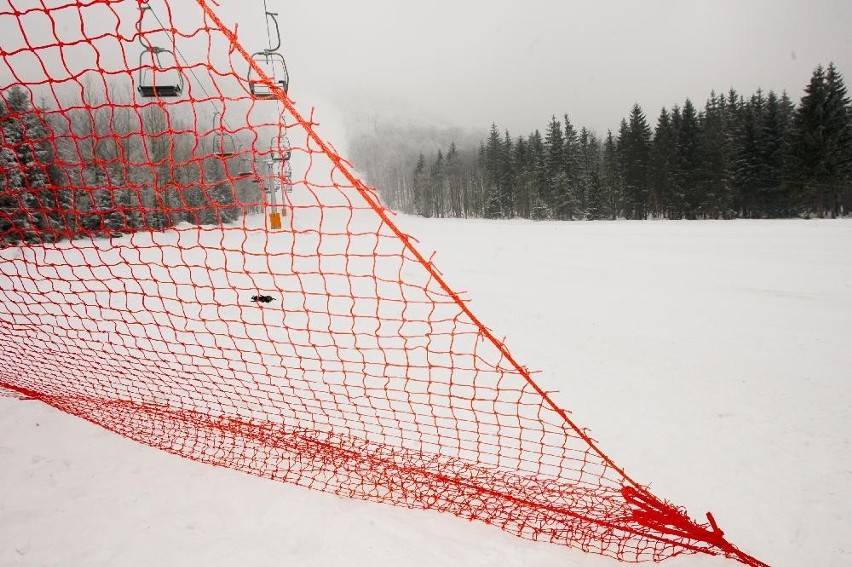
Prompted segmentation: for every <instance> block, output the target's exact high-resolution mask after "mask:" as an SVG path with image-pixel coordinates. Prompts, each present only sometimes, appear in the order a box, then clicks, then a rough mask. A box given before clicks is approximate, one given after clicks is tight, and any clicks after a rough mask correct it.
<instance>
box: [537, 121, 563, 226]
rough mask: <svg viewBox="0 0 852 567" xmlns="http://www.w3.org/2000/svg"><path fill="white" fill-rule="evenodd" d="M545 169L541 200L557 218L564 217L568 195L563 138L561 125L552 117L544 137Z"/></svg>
mask: <svg viewBox="0 0 852 567" xmlns="http://www.w3.org/2000/svg"><path fill="white" fill-rule="evenodd" d="M544 147H545V152H546V153H545V155H546V161H545V167H546V175H547V183H546V184H545V185H544V186H543V187H542V188H541V189H542V195H541V196H542V199H543V201H544V203H545V204H546V205H547V207H548V208H549V209H550V210H551V211H553V213H554V216H556V217H557V218H565V217H564V213H565V211H564V205H565V204H566V203H565V202H564V197H565V196H567V193H568V178H567V176H566V175H565V168H564V160H565V138H564V137H563V136H562V123H561V122H559V121H558V120H557V119H556V116H553V117H552V118H551V119H550V124H549V125H548V126H547V132H546V134H545V137H544Z"/></svg>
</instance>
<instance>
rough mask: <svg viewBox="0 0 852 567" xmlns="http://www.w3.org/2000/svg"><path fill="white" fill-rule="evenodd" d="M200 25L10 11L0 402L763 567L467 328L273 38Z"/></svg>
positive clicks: (595, 535)
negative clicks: (615, 457) (314, 108)
mask: <svg viewBox="0 0 852 567" xmlns="http://www.w3.org/2000/svg"><path fill="white" fill-rule="evenodd" d="M211 4H212V2H211V1H210V0H197V4H196V3H191V2H181V3H180V5H179V6H178V3H171V4H170V3H169V2H167V1H165V0H158V1H156V2H155V1H152V2H128V1H118V0H86V1H77V2H70V1H68V0H66V1H64V2H63V1H62V0H53V1H46V0H11V2H8V6H5V4H4V5H0V6H2V7H0V10H1V11H0V30H2V36H0V61H2V63H0V81H2V82H0V95H2V98H0V136H2V137H0V167H2V178H0V184H2V185H0V331H1V332H0V392H3V391H4V390H5V392H6V394H7V395H9V394H12V395H17V396H19V397H24V398H33V399H38V400H42V401H44V402H46V403H48V404H51V405H53V406H55V407H56V408H59V409H61V410H63V411H66V412H68V413H71V414H74V415H77V416H80V417H83V418H85V419H87V420H89V421H92V422H94V423H97V424H99V425H101V426H103V427H105V428H107V429H110V430H112V431H115V432H117V433H120V434H122V435H125V436H127V437H130V438H133V439H135V440H137V441H139V442H142V443H145V444H148V445H151V446H154V447H158V448H160V449H163V450H166V451H170V452H173V453H176V454H179V455H182V456H185V457H189V458H191V459H195V460H198V461H202V462H207V463H211V464H216V465H221V466H226V467H229V468H233V469H237V470H241V471H245V472H248V473H252V474H255V475H259V476H262V477H267V478H271V479H276V480H280V481H283V482H289V483H293V484H298V485H301V486H306V487H309V488H313V489H316V490H322V491H326V492H332V493H335V494H340V495H344V496H350V497H353V498H360V499H365V500H373V501H377V502H386V503H391V504H397V505H403V506H409V507H413V508H428V509H435V510H443V511H447V512H451V513H453V514H455V515H458V516H461V517H465V518H471V519H478V520H481V521H483V522H487V523H489V524H493V525H496V526H499V527H500V528H502V529H504V530H506V531H509V532H511V533H514V534H517V535H519V536H521V537H525V538H529V539H535V540H542V541H548V542H554V543H559V544H563V545H568V546H571V547H576V548H579V549H582V550H584V551H589V552H594V553H599V554H603V555H607V556H611V557H615V558H619V559H623V560H627V561H648V560H653V561H657V560H662V559H665V558H667V557H671V556H674V555H677V554H681V553H708V554H712V555H719V554H722V555H726V556H728V557H731V558H735V559H737V560H739V561H741V562H743V563H745V564H748V565H762V563H760V562H759V561H757V560H755V559H753V558H751V557H749V556H748V555H746V554H744V553H742V552H740V551H739V550H738V549H737V548H736V547H734V546H733V545H732V544H730V543H728V542H727V541H726V540H725V539H724V537H723V534H722V532H721V531H720V530H719V529H718V528H717V527H716V525H715V523H714V522H713V519H712V517H711V516H709V515H708V519H709V524H702V523H698V522H695V521H693V520H691V519H690V518H689V517H688V516H687V515H686V514H685V513H684V511H683V510H682V509H680V508H677V507H675V506H673V505H671V504H670V503H668V502H665V501H663V500H660V499H658V498H656V497H654V496H653V495H651V494H650V493H649V492H648V491H647V490H646V489H645V488H644V487H643V486H641V485H639V484H637V483H636V482H634V481H633V480H632V479H630V478H629V477H627V476H626V475H625V474H624V472H623V471H622V470H621V469H620V468H618V467H617V466H616V465H615V464H614V463H613V462H612V460H610V459H609V457H607V456H606V455H605V454H604V453H603V452H601V451H600V449H598V448H597V447H596V445H595V444H594V443H593V441H592V440H591V439H589V438H588V437H587V436H586V435H585V433H583V431H582V430H581V429H580V428H578V427H577V426H576V425H575V424H574V423H572V422H571V421H570V419H569V418H568V417H567V415H566V414H565V412H563V411H562V410H560V409H559V408H558V407H557V406H556V405H555V404H554V403H553V402H552V401H551V400H550V398H549V397H548V396H547V394H546V393H545V392H544V391H543V390H542V389H541V388H540V387H539V386H538V385H536V383H535V382H534V381H533V380H532V379H531V377H530V375H529V373H528V371H527V370H526V369H525V368H524V367H522V366H520V365H519V364H518V363H517V362H516V361H515V360H514V359H513V358H512V357H511V355H510V354H509V352H508V350H507V349H506V347H505V346H504V345H503V344H502V343H501V342H499V341H498V340H496V339H495V337H494V336H493V335H492V334H491V333H490V332H489V331H488V329H486V328H485V327H484V326H483V325H482V324H481V323H480V322H479V321H478V320H477V319H476V317H475V316H474V315H473V314H472V313H471V312H470V311H469V309H468V308H467V306H466V305H465V304H464V303H463V302H462V301H461V300H460V299H459V297H458V295H456V294H455V293H454V292H453V291H452V290H451V289H450V288H449V287H448V286H447V285H446V284H445V282H444V280H443V279H442V278H441V276H440V274H439V272H437V271H436V269H435V268H434V267H433V266H432V264H431V263H430V262H429V261H428V260H426V259H424V258H423V257H422V256H421V255H420V254H419V253H418V251H417V249H416V248H415V247H414V246H413V244H412V241H411V239H410V238H408V237H407V236H406V235H404V234H403V233H401V232H400V231H399V229H398V228H397V227H396V226H395V225H394V224H393V222H392V221H391V220H390V219H389V216H388V212H387V211H386V210H385V209H384V207H383V206H382V205H381V203H380V202H379V200H378V199H377V197H376V195H375V194H374V193H372V192H371V191H370V190H369V189H368V188H367V187H365V186H364V185H363V184H362V183H361V182H360V181H359V180H358V179H357V178H355V177H354V176H353V174H352V173H351V168H350V166H349V164H348V163H347V162H345V161H344V160H342V159H341V157H340V156H339V155H337V153H336V152H335V151H334V149H333V148H332V147H331V146H330V145H329V144H327V143H326V142H324V141H323V140H321V139H320V137H319V136H318V135H317V134H316V131H315V128H314V127H315V125H314V124H313V123H312V122H311V121H310V119H308V118H305V117H304V116H303V115H302V114H300V113H299V112H298V110H297V108H296V107H295V106H294V103H293V101H291V100H290V99H289V98H288V94H287V90H288V77H287V76H286V68H285V62H284V59H283V57H282V56H280V55H279V54H280V53H281V47H280V46H276V45H274V44H275V29H276V28H277V22H275V20H274V16H273V15H267V23H268V24H269V28H270V29H271V30H272V39H271V41H270V42H269V43H268V44H267V43H266V42H265V40H266V38H263V39H264V41H263V45H257V46H255V45H254V44H255V43H261V42H260V41H259V40H256V39H254V38H240V40H239V41H238V38H237V35H236V33H235V32H233V31H231V30H229V29H227V28H226V27H225V26H224V25H223V23H222V22H221V21H220V20H219V19H218V18H217V17H216V15H215V13H214V9H213V8H212V7H211ZM48 5H49V6H48ZM178 8H179V10H178ZM272 24H275V25H274V26H273V25H272ZM243 41H245V43H246V44H251V45H250V46H248V45H247V48H244V47H243ZM249 47H250V48H249Z"/></svg>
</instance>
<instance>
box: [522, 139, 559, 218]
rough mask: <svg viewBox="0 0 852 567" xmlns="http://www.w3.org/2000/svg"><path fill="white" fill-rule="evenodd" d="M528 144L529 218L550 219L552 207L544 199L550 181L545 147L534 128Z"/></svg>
mask: <svg viewBox="0 0 852 567" xmlns="http://www.w3.org/2000/svg"><path fill="white" fill-rule="evenodd" d="M528 144H529V154H530V157H529V162H530V170H531V173H532V177H533V183H532V186H531V188H530V197H529V200H530V218H531V219H535V220H546V219H550V218H553V209H552V208H551V206H550V205H549V204H548V201H547V199H546V194H547V192H548V187H549V183H550V178H549V176H548V163H547V162H548V159H547V147H546V145H545V142H544V139H543V138H542V136H541V132H539V131H538V130H536V131H535V132H533V133H532V134H530V136H529V139H528Z"/></svg>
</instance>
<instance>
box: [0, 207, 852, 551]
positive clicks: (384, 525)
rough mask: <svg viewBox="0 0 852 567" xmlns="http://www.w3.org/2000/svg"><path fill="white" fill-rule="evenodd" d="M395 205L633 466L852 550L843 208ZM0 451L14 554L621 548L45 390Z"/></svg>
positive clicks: (814, 542)
mask: <svg viewBox="0 0 852 567" xmlns="http://www.w3.org/2000/svg"><path fill="white" fill-rule="evenodd" d="M397 220H398V221H399V223H400V224H401V226H402V227H403V229H404V230H405V231H406V232H408V233H410V234H413V235H414V236H416V237H418V238H419V239H420V240H421V248H422V249H424V250H427V251H428V250H430V249H434V250H437V252H438V254H437V256H436V260H435V261H436V264H437V265H438V267H439V268H440V269H441V270H442V271H443V273H444V275H445V277H446V279H447V280H448V282H449V283H450V285H452V286H454V287H456V288H457V289H462V290H465V291H467V292H468V293H467V296H468V297H470V298H471V299H472V308H473V310H474V312H475V313H476V314H477V315H478V316H479V317H480V318H481V319H482V320H483V321H484V322H485V323H486V324H487V325H489V326H490V327H491V328H492V329H493V330H494V331H495V332H496V334H498V335H499V336H503V335H505V336H506V337H507V342H508V345H509V347H510V348H511V349H512V351H513V353H514V355H515V356H516V357H517V358H518V359H519V360H520V361H521V362H522V363H524V364H528V365H530V366H531V367H533V368H538V369H540V370H541V373H540V374H538V375H537V378H538V380H539V381H540V383H541V384H542V385H543V386H544V388H545V389H549V390H559V393H558V394H556V398H557V400H558V401H559V403H560V404H561V405H562V406H563V407H566V408H568V409H570V410H572V412H573V416H574V418H575V420H576V421H577V422H578V423H580V424H581V425H583V426H586V427H589V428H590V429H591V431H592V433H593V435H594V437H595V438H596V439H598V440H599V442H600V444H601V447H602V448H603V449H604V450H605V451H606V452H607V453H609V454H610V455H611V456H612V457H614V458H615V460H616V462H618V463H619V464H620V465H621V466H623V467H625V469H626V470H627V472H628V473H629V474H631V476H632V477H634V478H636V479H637V480H639V481H641V482H647V483H650V485H651V488H652V489H653V490H654V492H655V493H656V494H658V495H659V496H662V497H665V498H667V499H669V500H672V501H674V502H676V503H678V504H680V505H683V506H686V507H687V508H688V509H689V510H690V512H691V513H692V515H693V516H694V517H701V516H703V514H704V512H706V511H708V510H709V511H712V512H713V513H714V515H715V517H716V519H717V521H718V523H719V525H720V527H721V528H722V529H723V530H725V531H726V534H727V535H728V537H729V539H730V540H731V541H732V542H734V543H736V544H737V545H739V546H740V547H741V548H743V549H744V550H745V551H747V552H749V553H752V554H754V555H756V556H757V557H758V558H760V559H762V560H764V561H766V562H768V563H770V564H771V565H777V566H798V565H819V566H841V565H849V564H850V563H852V543H850V537H849V534H850V533H852V512H850V503H852V443H851V442H850V438H852V434H850V433H849V431H852V384H850V382H849V378H850V366H849V361H848V352H849V346H848V345H850V344H852V324H850V321H852V222H848V221H771V222H746V221H736V222H644V223H631V222H615V223H608V222H594V223H532V222H522V221H507V222H486V221H461V220H424V219H417V218H408V217H398V218H397ZM427 256H428V253H427ZM0 463H2V466H0V565H2V566H36V565H57V566H58V565H74V566H77V565H86V566H107V565H109V566H113V565H121V566H123V567H124V566H127V567H129V566H143V565H145V566H147V565H151V564H161V565H180V566H190V565H204V566H219V565H221V566H229V567H230V566H233V565H252V566H264V565H299V566H320V565H335V566H348V565H352V566H355V565H365V564H372V565H388V566H390V565H424V566H425V565H442V566H453V565H458V566H478V565H483V566H484V565H501V567H503V566H512V565H518V566H520V565H526V566H545V565H560V566H564V565H575V566H587V567H597V566H614V565H617V564H618V563H617V562H615V561H612V560H608V559H604V558H600V557H596V556H590V555H585V554H583V553H580V552H577V551H573V550H569V549H563V548H559V547H556V546H551V545H544V544H535V543H531V542H527V541H523V540H520V539H517V538H514V537H512V536H509V535H507V534H505V533H503V532H501V531H500V530H498V529H496V528H491V527H487V526H484V525H480V524H475V523H470V522H467V521H464V520H460V519H457V518H454V517H451V516H447V515H441V514H436V513H430V512H421V511H410V510H405V509H400V508H392V507H389V506H382V505H376V504H369V503H364V502H357V501H350V500H344V499H340V498H337V497H334V496H330V495H327V494H321V493H314V492H310V491H307V490H305V489H300V488H295V487H291V486H286V485H282V484H278V483H274V482H271V481H266V480H263V479H259V478H254V477H251V476H247V475H243V474H240V473H237V472H234V471H230V470H225V469H218V468H214V467H209V466H205V465H202V464H199V463H195V462H191V461H188V460H184V459H180V458H178V457H174V456H171V455H167V454H165V453H161V452H158V451H156V450H154V449H150V448H147V447H144V446H141V445H138V444H135V443H133V442H131V441H129V440H126V439H123V438H121V437H118V436H116V435H113V434H110V433H107V432H104V431H102V430H100V429H98V428H96V427H94V426H92V425H90V424H88V423H86V422H83V421H80V420H77V419H75V418H71V417H69V416H67V415H64V414H61V413H59V412H57V411H55V410H53V409H51V408H48V407H46V406H43V405H41V404H38V403H35V402H21V401H15V400H11V399H3V398H0ZM725 564H733V563H730V562H726V561H724V560H721V559H714V558H704V557H688V558H678V559H674V560H671V561H669V562H667V565H671V566H672V567H702V566H707V567H710V566H721V565H725Z"/></svg>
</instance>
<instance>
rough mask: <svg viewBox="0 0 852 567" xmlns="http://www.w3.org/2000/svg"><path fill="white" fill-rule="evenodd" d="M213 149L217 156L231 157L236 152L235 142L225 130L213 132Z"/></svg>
mask: <svg viewBox="0 0 852 567" xmlns="http://www.w3.org/2000/svg"><path fill="white" fill-rule="evenodd" d="M213 150H214V152H215V153H216V155H217V156H219V157H222V158H227V157H231V156H232V155H234V154H235V153H237V143H236V142H235V141H234V137H233V136H232V135H230V134H228V133H227V132H216V133H215V134H213Z"/></svg>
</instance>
